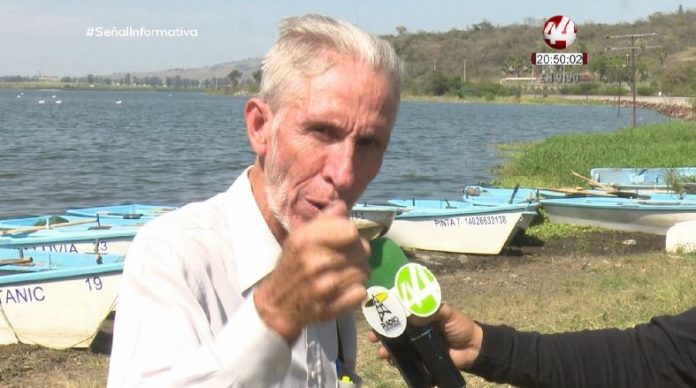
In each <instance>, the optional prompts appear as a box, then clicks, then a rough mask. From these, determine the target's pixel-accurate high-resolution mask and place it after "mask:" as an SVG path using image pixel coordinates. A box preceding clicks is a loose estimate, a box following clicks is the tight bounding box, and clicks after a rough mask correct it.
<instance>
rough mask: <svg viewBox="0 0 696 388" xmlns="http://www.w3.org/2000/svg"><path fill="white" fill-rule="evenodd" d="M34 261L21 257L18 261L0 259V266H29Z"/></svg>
mask: <svg viewBox="0 0 696 388" xmlns="http://www.w3.org/2000/svg"><path fill="white" fill-rule="evenodd" d="M32 261H34V260H33V259H32V258H31V257H22V258H19V259H0V266H2V265H24V264H29V263H31V262H32Z"/></svg>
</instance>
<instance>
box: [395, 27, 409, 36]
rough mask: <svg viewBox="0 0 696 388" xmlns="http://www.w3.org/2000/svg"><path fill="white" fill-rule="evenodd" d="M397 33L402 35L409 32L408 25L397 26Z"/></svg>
mask: <svg viewBox="0 0 696 388" xmlns="http://www.w3.org/2000/svg"><path fill="white" fill-rule="evenodd" d="M396 33H397V34H399V36H401V35H406V34H408V31H407V30H406V27H404V26H397V27H396Z"/></svg>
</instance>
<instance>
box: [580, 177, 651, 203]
mask: <svg viewBox="0 0 696 388" xmlns="http://www.w3.org/2000/svg"><path fill="white" fill-rule="evenodd" d="M571 174H573V175H574V176H576V177H578V178H580V179H582V180H584V181H586V182H587V183H589V184H590V186H592V187H598V188H600V189H602V190H605V191H606V192H607V194H611V195H613V196H616V197H619V198H640V199H649V198H650V196H649V195H642V194H638V193H634V192H631V191H621V190H619V189H617V187H616V186H612V185H606V184H604V183H601V182H597V181H596V180H594V179H591V178H588V177H585V176H582V175H580V174H578V173H577V172H575V171H571Z"/></svg>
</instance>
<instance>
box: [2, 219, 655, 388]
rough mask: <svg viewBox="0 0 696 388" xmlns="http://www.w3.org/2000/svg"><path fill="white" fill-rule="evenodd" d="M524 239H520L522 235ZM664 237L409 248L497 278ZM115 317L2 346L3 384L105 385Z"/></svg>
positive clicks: (453, 267)
mask: <svg viewBox="0 0 696 388" xmlns="http://www.w3.org/2000/svg"><path fill="white" fill-rule="evenodd" d="M518 240H520V239H518ZM664 246H665V238H664V236H655V235H649V234H642V233H622V232H609V231H606V232H601V233H590V234H586V235H584V236H582V237H580V238H577V237H574V238H563V239H553V240H549V241H546V242H542V241H533V240H530V239H529V238H526V239H524V241H514V242H513V244H512V245H511V246H510V247H509V248H507V249H506V250H505V251H504V252H503V253H502V254H501V255H498V256H476V255H463V254H462V255H459V254H447V253H438V252H425V251H408V252H407V255H408V256H409V257H410V258H411V259H412V260H414V261H419V262H422V263H423V264H425V265H427V266H428V268H430V269H431V270H432V271H433V273H435V274H436V275H440V274H451V275H454V276H456V274H458V273H461V274H466V273H469V272H471V271H477V272H478V273H483V274H487V275H488V276H490V277H491V278H495V277H497V276H499V275H500V274H501V273H504V272H509V271H510V268H511V267H513V268H514V270H515V272H516V273H518V274H521V275H524V274H527V275H535V274H543V273H544V272H546V271H548V270H549V269H550V268H549V267H550V266H551V267H553V266H563V265H567V263H568V261H569V260H571V261H572V260H573V259H575V258H577V260H583V258H584V257H593V256H602V257H609V258H611V257H625V256H631V255H634V254H642V253H646V252H659V251H662V250H663V249H664ZM111 325H112V321H106V322H105V324H104V325H103V327H102V330H101V331H100V333H99V335H98V336H97V338H96V340H95V342H94V344H93V346H92V348H91V349H85V350H74V349H69V350H51V349H44V348H39V347H36V346H29V345H8V346H0V386H3V387H101V386H105V385H106V375H107V371H108V364H109V356H108V355H109V351H110V344H111Z"/></svg>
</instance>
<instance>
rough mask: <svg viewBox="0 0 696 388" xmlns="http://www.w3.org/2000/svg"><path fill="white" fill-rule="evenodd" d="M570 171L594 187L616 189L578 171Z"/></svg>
mask: <svg viewBox="0 0 696 388" xmlns="http://www.w3.org/2000/svg"><path fill="white" fill-rule="evenodd" d="M570 173H571V174H573V175H574V176H576V177H578V178H580V179H582V180H584V181H585V182H587V183H589V184H590V186H592V187H600V188H602V189H603V190H607V191H609V190H614V189H616V188H615V187H612V186H609V185H606V184H604V183H601V182H597V181H596V180H594V179H591V178H588V177H586V176H582V175H580V174H578V173H577V172H575V171H571V172H570Z"/></svg>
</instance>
